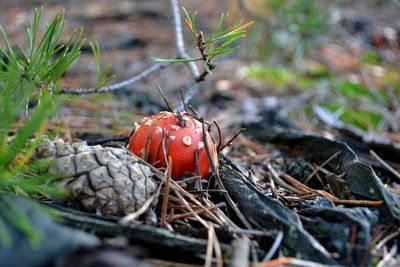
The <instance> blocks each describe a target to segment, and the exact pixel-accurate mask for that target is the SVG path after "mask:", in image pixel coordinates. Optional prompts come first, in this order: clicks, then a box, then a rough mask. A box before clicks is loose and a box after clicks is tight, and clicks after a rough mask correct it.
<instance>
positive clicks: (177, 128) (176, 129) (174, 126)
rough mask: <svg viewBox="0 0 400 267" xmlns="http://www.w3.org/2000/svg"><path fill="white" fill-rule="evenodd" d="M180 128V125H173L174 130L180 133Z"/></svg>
mask: <svg viewBox="0 0 400 267" xmlns="http://www.w3.org/2000/svg"><path fill="white" fill-rule="evenodd" d="M180 128H181V127H179V126H178V125H171V129H172V130H175V131H178V130H179V129H180Z"/></svg>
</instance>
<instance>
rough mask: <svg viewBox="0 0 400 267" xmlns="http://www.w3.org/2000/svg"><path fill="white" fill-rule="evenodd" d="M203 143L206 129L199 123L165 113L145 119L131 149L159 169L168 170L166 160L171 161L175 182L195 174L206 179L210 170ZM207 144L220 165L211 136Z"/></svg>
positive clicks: (185, 117)
mask: <svg viewBox="0 0 400 267" xmlns="http://www.w3.org/2000/svg"><path fill="white" fill-rule="evenodd" d="M204 139H205V138H204V136H203V125H202V123H201V122H200V121H198V120H196V119H195V118H193V117H192V116H191V115H189V114H188V113H186V112H183V113H172V112H167V111H163V112H161V113H159V114H157V115H153V116H151V117H148V118H144V119H143V120H142V121H141V123H140V124H139V125H137V126H136V128H135V130H134V133H133V134H132V136H131V138H130V140H129V145H128V149H129V150H130V151H132V152H133V153H134V154H135V155H136V156H139V157H142V158H143V159H145V160H146V161H147V162H149V163H153V164H154V165H155V166H156V167H165V166H166V164H165V161H166V158H168V157H170V158H171V162H172V170H171V177H172V178H173V179H175V180H176V179H179V178H181V177H182V176H183V175H185V174H196V173H197V171H198V172H199V174H200V176H201V177H202V178H206V177H207V175H208V174H209V173H210V171H211V166H210V162H209V159H208V155H207V151H206V147H205V145H204ZM206 140H207V144H208V147H209V148H210V152H211V160H212V161H213V162H214V164H215V165H217V164H218V159H217V150H216V147H215V144H214V142H213V140H212V138H211V136H210V134H209V133H207V135H206ZM164 150H165V151H166V152H167V157H165V155H164ZM196 153H197V154H198V157H197V156H196ZM196 158H197V159H196Z"/></svg>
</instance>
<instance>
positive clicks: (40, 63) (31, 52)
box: [0, 9, 84, 246]
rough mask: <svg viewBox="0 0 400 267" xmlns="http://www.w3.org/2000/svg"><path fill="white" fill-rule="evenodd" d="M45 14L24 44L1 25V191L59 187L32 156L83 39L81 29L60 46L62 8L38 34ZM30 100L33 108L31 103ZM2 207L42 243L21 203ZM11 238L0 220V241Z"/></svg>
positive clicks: (36, 19)
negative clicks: (16, 45)
mask: <svg viewBox="0 0 400 267" xmlns="http://www.w3.org/2000/svg"><path fill="white" fill-rule="evenodd" d="M42 16H43V10H42V9H36V10H35V12H34V18H33V21H32V22H31V24H30V26H29V27H28V29H27V40H28V44H27V48H26V49H23V48H22V47H19V48H18V49H15V48H13V47H12V46H11V44H10V41H9V39H8V38H7V35H6V32H5V30H4V29H3V28H2V27H1V26H0V32H1V35H2V37H3V40H4V43H5V48H2V47H0V118H1V119H0V192H6V191H12V192H14V193H17V194H19V195H21V194H22V195H27V194H34V193H39V194H44V195H46V194H56V193H59V192H60V191H59V190H57V189H56V188H55V187H52V186H49V184H48V181H49V180H50V179H51V178H52V177H51V176H49V175H37V171H38V170H40V169H41V168H43V167H44V166H43V164H45V165H46V163H43V162H42V163H40V164H39V163H38V162H30V158H31V156H32V154H33V153H34V151H35V149H36V148H37V146H38V145H39V144H40V142H41V138H42V136H43V134H44V133H45V131H46V124H47V121H48V120H49V118H50V117H51V116H52V115H53V114H54V112H55V110H56V106H57V103H58V102H59V100H60V98H59V97H58V95H57V88H58V87H59V86H60V79H61V77H62V75H63V74H64V73H65V71H66V70H67V68H68V67H69V66H70V65H71V64H72V63H73V62H74V61H75V59H76V58H77V57H78V56H79V54H80V49H81V47H82V45H83V42H84V40H82V38H81V34H82V30H80V31H76V32H74V33H73V34H72V35H71V37H70V38H69V40H68V41H67V42H66V43H65V44H63V45H60V38H61V35H62V33H63V29H64V14H63V13H58V14H57V15H56V16H55V17H54V18H53V20H52V21H51V22H50V23H49V24H48V25H47V27H46V29H45V31H44V33H43V34H42V35H41V38H39V25H40V24H41V19H42ZM17 51H18V52H17ZM30 104H31V105H33V106H34V108H28V106H29V105H30ZM17 122H23V126H22V127H20V128H18V129H17V127H14V126H15V124H16V123H17ZM0 209H1V210H2V213H3V214H4V216H6V217H7V219H8V220H9V221H11V222H12V223H13V225H14V226H15V227H16V228H17V229H19V230H20V231H21V232H23V233H25V234H26V235H27V236H28V237H29V240H30V241H31V243H32V245H33V246H37V245H39V241H40V238H39V236H38V234H37V233H36V232H35V230H34V229H32V228H31V227H30V224H29V221H28V220H27V218H26V215H24V213H23V212H22V211H21V210H19V209H18V207H17V206H15V205H14V204H13V203H6V202H5V201H4V200H3V199H0ZM10 242H11V241H10V238H9V236H8V235H7V232H6V230H5V225H3V224H1V223H0V244H2V245H10Z"/></svg>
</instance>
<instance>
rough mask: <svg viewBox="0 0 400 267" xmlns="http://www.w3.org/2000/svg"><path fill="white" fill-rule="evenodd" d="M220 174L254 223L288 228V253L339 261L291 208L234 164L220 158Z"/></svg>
mask: <svg viewBox="0 0 400 267" xmlns="http://www.w3.org/2000/svg"><path fill="white" fill-rule="evenodd" d="M220 160H221V164H220V166H221V168H220V176H221V180H222V182H223V183H224V185H225V188H226V190H227V191H228V192H229V195H230V196H231V197H232V198H233V199H234V201H236V202H237V206H238V208H239V210H240V211H241V212H242V213H243V214H244V216H246V218H248V220H249V221H250V223H251V224H253V225H255V226H256V227H257V228H258V229H262V230H275V229H278V230H282V231H284V241H283V244H284V246H285V248H287V251H288V256H296V254H298V253H300V254H301V256H302V258H304V259H308V260H313V261H318V262H320V263H325V264H337V262H336V261H335V260H334V259H333V258H331V257H330V255H329V253H328V252H327V251H326V250H325V249H324V247H322V246H321V244H319V243H318V241H317V240H315V239H314V238H313V237H312V236H311V235H310V234H309V233H307V232H306V231H304V230H303V229H301V228H300V226H299V224H298V222H297V220H296V218H295V216H294V215H293V214H292V213H291V212H290V210H289V209H288V208H286V207H285V206H283V205H282V204H280V203H279V202H277V201H275V200H273V199H271V198H269V197H268V196H266V195H265V194H263V193H261V192H260V191H259V190H258V189H257V188H255V187H254V186H253V185H252V184H251V183H250V182H248V181H247V180H246V178H245V177H244V176H243V175H242V174H241V173H240V172H239V171H238V170H237V169H236V168H235V167H233V166H232V163H231V162H229V160H228V159H226V158H222V157H221V158H220Z"/></svg>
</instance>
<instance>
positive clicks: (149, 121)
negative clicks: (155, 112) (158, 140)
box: [144, 119, 153, 126]
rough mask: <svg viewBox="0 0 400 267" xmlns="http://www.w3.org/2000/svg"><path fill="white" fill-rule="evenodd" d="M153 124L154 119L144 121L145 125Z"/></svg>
mask: <svg viewBox="0 0 400 267" xmlns="http://www.w3.org/2000/svg"><path fill="white" fill-rule="evenodd" d="M152 124H153V120H152V119H148V120H147V121H146V122H145V123H144V125H146V126H151V125H152Z"/></svg>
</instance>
